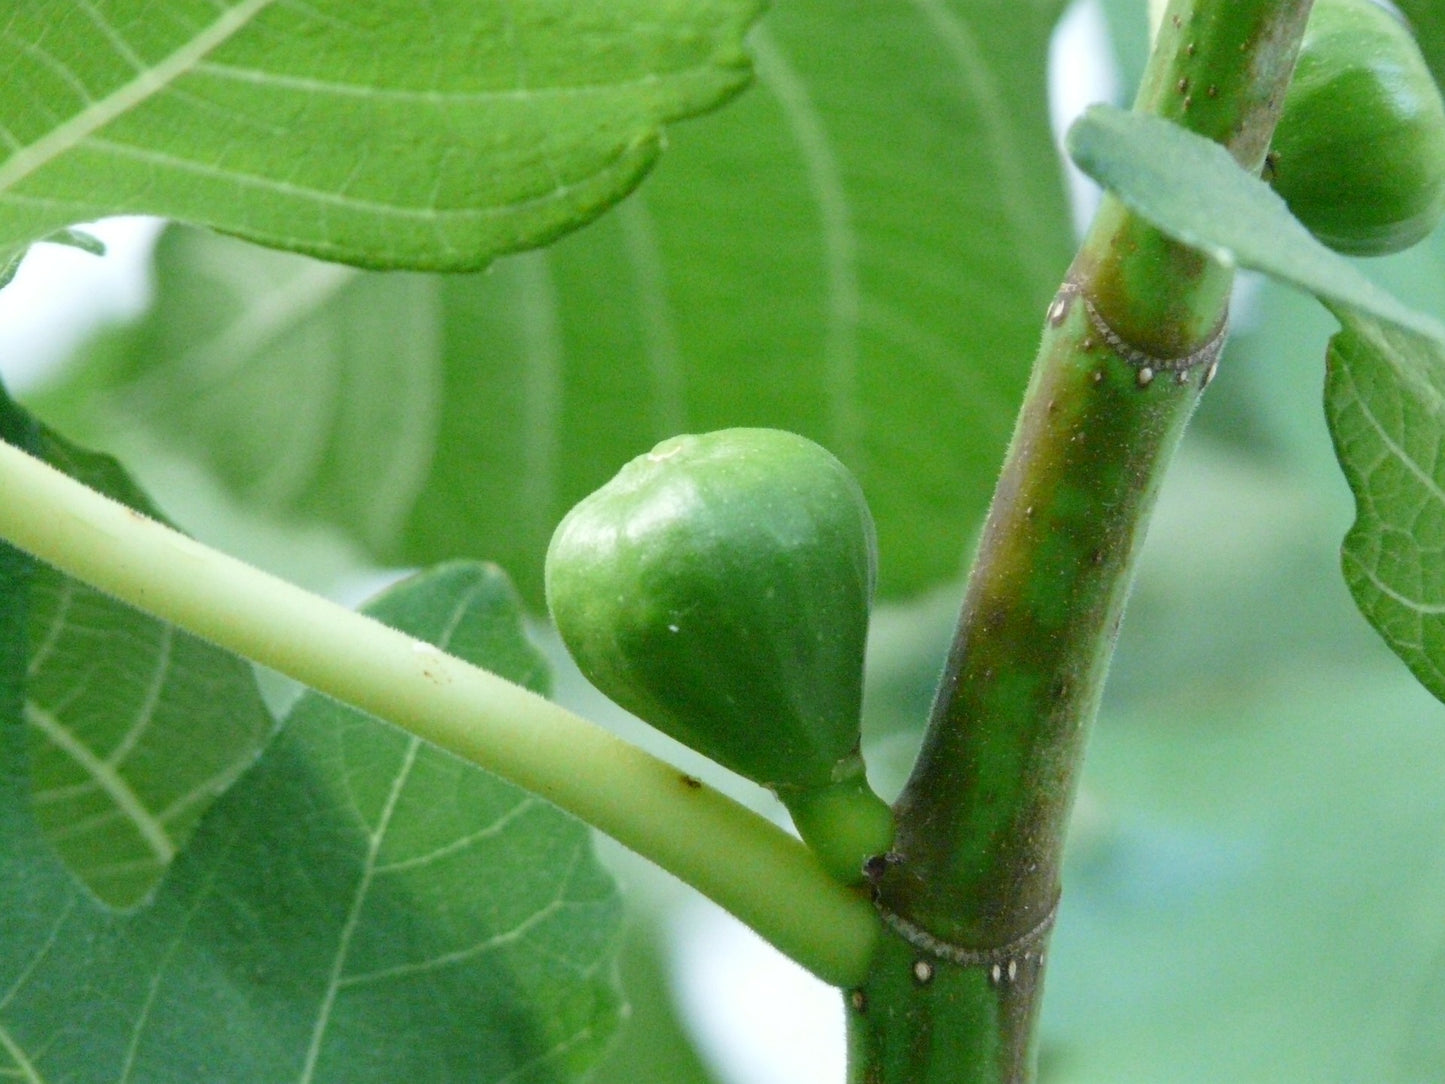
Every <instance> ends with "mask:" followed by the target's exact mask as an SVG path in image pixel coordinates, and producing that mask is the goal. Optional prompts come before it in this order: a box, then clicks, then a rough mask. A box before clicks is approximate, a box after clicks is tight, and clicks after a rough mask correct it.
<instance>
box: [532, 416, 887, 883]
mask: <svg viewBox="0 0 1445 1084" xmlns="http://www.w3.org/2000/svg"><path fill="white" fill-rule="evenodd" d="M876 553H877V549H876V542H875V536H874V528H873V520H872V517H871V516H870V515H869V512H868V506H867V504H866V503H865V501H864V499H863V493H862V491H861V490H860V489H859V487H858V483H857V482H856V481H855V480H854V479H853V477H852V475H851V474H849V472H848V470H847V468H846V467H844V466H843V464H842V463H840V462H839V461H838V460H837V459H835V458H834V457H833V456H832V455H831V454H830V453H828V452H827V451H825V450H824V449H823V448H821V447H819V446H818V445H816V444H814V443H813V442H812V441H809V440H806V439H804V438H803V437H799V436H796V435H794V434H792V433H785V432H781V431H779V430H774V429H725V430H722V431H719V432H715V433H707V434H703V435H697V436H681V437H675V438H673V439H671V440H667V441H664V442H663V443H661V444H659V445H658V446H657V447H656V448H654V449H653V450H652V451H650V452H648V453H647V454H645V455H642V456H639V457H638V458H637V459H634V460H633V461H632V462H630V463H628V464H627V465H626V466H624V467H623V468H622V470H621V471H620V472H619V473H618V474H617V476H616V477H614V478H613V479H612V480H611V481H610V482H608V483H607V484H606V485H604V486H603V487H602V488H601V489H599V490H598V491H597V492H595V493H593V494H592V495H591V496H589V497H587V498H585V499H584V500H583V501H582V502H581V503H579V504H578V505H577V506H576V507H575V508H573V509H572V511H571V512H569V513H568V514H567V516H566V517H565V518H564V519H563V520H562V522H561V523H560V524H559V525H558V527H557V531H556V533H555V534H554V535H553V537H552V544H551V546H550V547H549V548H548V551H547V565H546V589H547V604H548V607H549V608H550V610H551V613H552V619H553V621H554V622H555V624H556V626H557V630H558V632H559V633H560V635H561V637H562V640H563V642H564V643H565V644H566V645H567V649H568V650H569V651H570V652H571V654H572V656H573V658H574V659H575V660H576V662H577V665H578V667H579V668H580V669H581V671H582V673H583V674H584V675H586V677H587V678H588V679H589V680H590V681H591V682H592V683H593V684H594V685H596V686H597V688H599V689H600V690H601V691H602V692H604V693H606V694H607V695H608V696H609V697H610V698H611V699H612V700H614V701H616V702H617V703H618V704H620V705H621V706H622V707H624V708H626V709H627V710H628V711H630V712H632V713H633V714H634V715H637V716H638V717H639V718H641V719H643V720H645V721H646V722H648V723H650V724H652V725H653V726H655V727H657V728H658V729H659V730H662V731H663V732H665V733H667V734H669V735H671V736H672V737H674V738H676V739H678V740H679V741H681V742H683V743H684V744H686V745H689V746H691V747H692V748H693V749H696V750H698V751H699V752H701V753H703V754H705V755H706V756H708V757H710V758H712V759H713V760H715V761H717V762H718V763H719V764H722V765H723V766H724V767H727V768H729V769H731V770H733V771H735V772H737V773H739V774H740V775H743V776H746V777H747V778H749V779H752V780H754V781H755V782H758V783H761V784H763V785H765V786H767V787H770V788H771V789H772V790H774V791H775V792H776V793H777V794H778V796H779V797H780V798H781V799H782V800H783V802H784V804H786V805H787V806H788V808H789V811H790V812H791V813H792V814H793V819H794V823H795V824H797V826H798V830H799V833H800V834H801V835H802V836H803V838H804V840H805V841H807V842H808V843H809V845H810V846H812V847H813V849H814V850H815V851H816V852H817V853H818V855H819V857H820V859H822V861H823V864H824V865H825V866H827V867H828V868H829V870H830V872H833V873H834V875H835V876H838V877H839V878H840V879H842V880H845V881H848V882H855V881H857V880H859V879H860V878H861V871H862V865H863V861H864V860H865V859H866V858H868V857H869V856H870V855H872V854H877V853H881V852H882V851H885V850H886V849H887V847H888V844H889V843H890V842H891V837H892V816H891V813H890V812H889V811H888V808H887V806H886V805H884V804H883V802H882V801H881V800H880V799H879V798H877V796H876V795H874V794H873V792H872V791H871V790H869V789H868V785H867V781H866V779H865V778H864V769H863V761H862V758H861V756H860V755H859V748H858V737H859V720H860V715H861V710H862V696H863V653H864V647H865V644H866V641H867V636H868V616H869V609H870V607H871V605H872V598H873V588H874V582H875V579H876V569H877V556H876Z"/></svg>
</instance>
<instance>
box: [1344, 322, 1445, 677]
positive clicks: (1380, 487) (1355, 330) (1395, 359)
mask: <svg viewBox="0 0 1445 1084" xmlns="http://www.w3.org/2000/svg"><path fill="white" fill-rule="evenodd" d="M1342 319H1343V321H1344V324H1345V327H1344V330H1343V331H1341V332H1340V333H1339V334H1338V335H1336V336H1335V337H1334V338H1333V339H1332V340H1331V342H1330V349H1329V378H1328V383H1327V385H1326V392H1325V402H1326V408H1327V411H1328V414H1329V419H1330V430H1331V433H1332V434H1333V436H1334V439H1335V448H1336V451H1337V452H1338V454H1339V458H1340V463H1341V464H1342V466H1343V467H1344V470H1345V476H1346V478H1347V479H1348V480H1349V483H1350V489H1351V490H1352V491H1353V492H1354V494H1355V501H1356V510H1357V511H1356V517H1355V522H1354V525H1353V526H1351V528H1350V532H1349V534H1348V535H1346V537H1345V544H1344V551H1343V557H1344V569H1345V580H1346V581H1347V582H1348V583H1349V585H1350V590H1351V592H1352V593H1353V594H1354V596H1355V600H1356V601H1357V602H1358V603H1359V606H1360V609H1361V611H1363V613H1364V614H1365V616H1366V617H1368V618H1369V619H1370V622H1371V623H1372V624H1374V625H1375V627H1376V628H1378V629H1379V630H1380V632H1381V634H1382V635H1383V636H1384V637H1385V639H1386V640H1387V641H1388V642H1389V643H1390V645H1391V646H1392V647H1393V648H1394V649H1395V651H1396V652H1397V653H1398V654H1399V655H1400V657H1401V658H1403V659H1404V660H1405V663H1406V664H1407V665H1408V666H1409V667H1410V669H1411V671H1413V672H1414V674H1415V676H1416V677H1418V678H1419V679H1420V680H1421V682H1423V683H1424V685H1425V687H1426V688H1428V689H1429V690H1430V691H1431V692H1433V693H1434V694H1435V695H1436V696H1438V697H1440V698H1442V699H1445V454H1442V452H1445V344H1442V343H1440V342H1438V341H1436V340H1434V339H1428V338H1425V337H1423V336H1418V335H1411V334H1409V333H1408V332H1405V331H1402V330H1400V329H1398V328H1394V327H1391V326H1390V325H1388V324H1385V323H1382V322H1380V321H1376V320H1371V319H1369V318H1367V317H1364V316H1360V315H1357V314H1351V313H1349V312H1344V313H1342Z"/></svg>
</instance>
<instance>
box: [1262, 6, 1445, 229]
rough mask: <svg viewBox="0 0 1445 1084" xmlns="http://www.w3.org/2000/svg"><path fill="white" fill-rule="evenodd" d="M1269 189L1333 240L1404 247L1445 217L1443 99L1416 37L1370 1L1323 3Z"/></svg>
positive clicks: (1289, 98) (1275, 151)
mask: <svg viewBox="0 0 1445 1084" xmlns="http://www.w3.org/2000/svg"><path fill="white" fill-rule="evenodd" d="M1267 175H1268V176H1269V181H1270V183H1271V184H1272V185H1273V186H1274V188H1275V190H1276V191H1277V192H1278V193H1279V194H1280V195H1281V196H1282V197H1283V198H1284V200H1285V202H1286V203H1287V204H1289V207H1290V210H1291V211H1293V212H1294V214H1295V217H1297V218H1298V219H1299V220H1300V221H1301V222H1303V223H1304V224H1305V225H1306V226H1308V227H1309V229H1310V231H1311V232H1312V233H1313V234H1314V235H1315V236H1316V237H1318V238H1319V239H1320V240H1321V241H1322V242H1323V243H1324V244H1326V245H1328V246H1330V247H1331V248H1333V249H1335V250H1336V251H1337V252H1343V253H1346V254H1349V255H1353V256H1382V255H1386V254H1388V253H1391V252H1399V251H1400V250H1402V249H1405V248H1408V247H1409V246H1411V245H1413V244H1415V243H1416V242H1417V241H1419V240H1421V239H1422V238H1424V237H1425V236H1426V235H1427V234H1429V233H1430V232H1431V231H1432V230H1434V228H1435V227H1436V226H1437V225H1439V223H1440V220H1441V218H1442V217H1445V104H1442V102H1441V98H1440V90H1439V87H1437V86H1436V84H1435V80H1434V79H1433V78H1432V77H1431V74H1430V69H1429V67H1428V66H1427V65H1426V63H1425V59H1424V57H1422V56H1421V55H1420V49H1419V47H1418V46H1417V45H1416V44H1415V39H1414V38H1413V37H1412V36H1411V34H1410V30H1409V28H1408V27H1406V26H1405V24H1404V23H1402V22H1401V21H1400V20H1399V19H1398V18H1397V17H1396V16H1395V15H1394V14H1392V13H1391V12H1389V11H1386V10H1385V9H1384V8H1382V7H1380V6H1379V5H1378V4H1375V3H1373V2H1371V0H1316V3H1315V6H1314V9H1313V10H1312V11H1311V13H1310V19H1309V23H1308V25H1307V27H1306V28H1305V36H1304V41H1303V43H1302V45H1301V48H1300V55H1299V61H1298V64H1297V65H1296V67H1295V72H1294V77H1293V79H1292V80H1291V82H1290V86H1289V90H1288V91H1287V92H1286V94H1285V101H1284V111H1283V113H1282V114H1281V115H1280V120H1279V125H1278V127H1277V128H1276V129H1275V135H1274V142H1273V144H1272V145H1271V148H1270V157H1269V165H1268V169H1267Z"/></svg>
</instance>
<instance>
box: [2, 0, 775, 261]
mask: <svg viewBox="0 0 1445 1084" xmlns="http://www.w3.org/2000/svg"><path fill="white" fill-rule="evenodd" d="M759 4H760V0H667V2H665V3H659V2H658V0H566V2H561V0H547V2H534V3H528V4H513V3H506V2H503V0H481V2H477V0H433V2H431V3H427V4H416V3H412V2H410V0H313V2H311V3H307V4H295V3H288V2H284V0H159V2H157V0H85V2H81V3H76V2H74V0H12V3H10V4H9V5H8V10H7V12H6V17H5V20H4V23H3V25H0V70H3V71H4V72H5V73H6V82H5V94H4V96H3V101H0V148H3V156H0V249H4V248H5V247H7V246H12V245H15V244H17V243H24V242H26V241H30V240H33V239H35V238H38V237H41V236H43V235H44V234H46V233H49V232H50V231H51V230H53V229H56V228H57V227H61V226H65V225H67V224H70V223H73V222H77V221H85V220H87V219H91V218H96V217H99V216H101V215H106V214H115V213H120V212H141V213H147V214H155V215H162V216H165V217H170V218H177V219H181V220H184V221H188V222H197V223H204V224H206V225H210V226H214V227H216V228H218V229H222V230H226V231H228V232H231V233H236V234H240V235H242V236H244V237H248V238H251V239H252V240H255V241H260V242H262V243H265V244H270V245H277V246H280V247H284V248H291V249H296V250H298V251H304V252H312V253H315V254H317V255H321V256H325V257H327V258H330V259H339V260H349V261H353V262H356V263H361V264H365V265H369V266H384V267H397V266H407V267H435V268H462V267H467V268H475V267H480V266H482V265H483V264H485V263H486V262H487V261H488V259H490V258H491V257H492V256H494V255H496V254H497V253H499V252H508V251H513V250H516V249H519V248H524V247H529V246H532V245H536V244H540V243H542V242H545V241H547V240H549V239H550V238H552V237H555V236H557V235H558V234H560V233H562V232H564V231H565V230H568V229H571V228H573V227H575V226H577V225H580V224H581V223H583V222H585V221H587V220H588V219H590V218H592V217H594V216H595V215H597V214H598V213H599V212H600V211H601V210H603V209H604V208H605V207H607V206H609V205H610V204H612V203H613V202H615V201H616V200H617V199H618V198H620V197H621V196H622V195H623V194H625V193H626V192H628V191H629V190H630V189H631V188H632V187H633V186H634V185H636V183H637V181H638V180H639V178H640V177H641V176H642V175H643V174H644V173H645V172H646V170H647V169H648V167H649V166H651V164H652V163H653V161H654V160H655V159H656V157H657V153H658V150H659V147H660V145H661V140H662V126H663V125H664V124H665V123H666V122H668V121H672V120H675V119H678V118H680V117H684V116H687V115H689V114H693V113H696V112H699V111H700V110H704V109H707V108H710V107H711V106H714V105H716V104H717V103H718V102H720V101H722V100H723V99H725V98H726V97H728V96H729V95H730V94H732V93H734V92H736V91H737V90H738V89H739V88H740V87H741V86H742V85H743V83H744V82H745V80H746V78H747V62H746V59H745V57H744V55H743V53H742V49H741V38H742V34H743V32H744V30H745V29H746V27H747V25H748V23H749V22H750V21H751V20H752V19H753V18H754V17H755V16H756V14H757V11H758V8H759Z"/></svg>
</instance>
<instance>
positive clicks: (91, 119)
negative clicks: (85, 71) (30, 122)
mask: <svg viewBox="0 0 1445 1084" xmlns="http://www.w3.org/2000/svg"><path fill="white" fill-rule="evenodd" d="M274 2H275V0H242V2H241V3H240V4H238V5H236V6H235V7H234V8H228V9H226V10H225V11H223V12H222V13H221V15H220V17H219V18H217V19H216V21H215V22H213V23H211V24H210V25H209V26H207V27H205V28H203V29H202V30H201V31H200V32H199V33H197V34H196V35H195V36H193V37H192V38H191V39H190V40H189V41H187V42H186V43H185V44H184V45H182V46H181V47H180V48H179V49H176V50H175V51H174V52H172V53H171V54H170V55H168V56H167V57H165V58H164V59H163V60H161V62H160V63H158V64H155V65H153V66H151V67H149V68H144V69H142V70H141V71H139V72H138V73H137V74H136V77H135V78H134V79H132V80H130V81H129V82H127V83H123V84H121V85H120V86H119V87H117V88H116V89H115V90H113V91H111V92H110V93H109V94H107V95H106V96H105V97H103V98H100V99H98V100H96V101H94V102H91V103H90V104H89V105H88V106H86V107H85V108H84V109H82V110H81V111H80V112H79V113H77V114H76V115H75V116H73V117H71V118H70V119H69V120H67V121H65V122H64V123H63V124H61V125H59V126H57V127H55V128H52V129H51V130H50V131H49V132H47V133H46V134H45V135H43V136H41V137H40V138H39V139H37V140H36V141H35V142H33V143H31V144H29V145H28V146H25V147H22V148H20V149H19V150H18V151H16V153H15V154H13V155H12V156H11V157H10V158H9V159H8V160H7V161H6V162H5V163H4V164H3V165H0V194H3V193H5V192H7V191H9V190H10V189H12V188H14V187H15V186H16V185H17V184H19V183H20V182H21V181H23V180H25V178H27V177H29V176H30V175H31V174H33V173H35V172H36V171H37V170H39V169H42V168H44V167H45V166H46V165H48V164H49V163H50V162H52V161H54V160H55V159H56V158H59V157H60V156H61V155H62V154H65V153H66V152H67V151H70V150H72V149H74V148H75V147H77V146H79V145H80V144H81V143H83V142H84V141H85V140H86V139H88V138H89V137H90V136H92V135H94V134H95V133H96V132H98V131H99V130H100V129H102V128H104V127H105V126H106V125H107V124H109V123H110V122H111V121H113V120H115V119H116V118H117V117H120V116H123V115H124V114H126V113H128V112H129V111H130V110H132V109H134V108H135V107H136V106H138V105H140V104H141V103H142V102H144V101H145V100H146V99H148V98H150V97H152V96H154V95H156V94H158V93H160V92H161V91H163V90H165V89H166V88H167V87H168V86H170V85H171V84H172V83H174V82H175V81H176V80H177V79H178V78H180V77H181V76H182V75H184V74H186V73H187V72H189V71H192V70H193V69H194V68H195V67H196V66H197V65H198V64H199V63H200V62H201V61H202V60H203V59H204V58H205V57H207V56H208V55H210V54H211V53H212V52H214V51H215V50H216V49H217V48H219V47H220V46H221V45H223V44H225V43H226V42H227V41H228V40H230V38H231V37H232V36H233V35H234V34H235V33H236V32H237V31H239V30H242V29H244V28H245V27H246V26H247V25H248V24H249V23H250V22H251V20H252V19H254V18H255V17H256V16H257V15H259V14H260V13H261V12H262V11H264V10H265V9H266V8H268V7H270V6H271V4H272V3H274Z"/></svg>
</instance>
